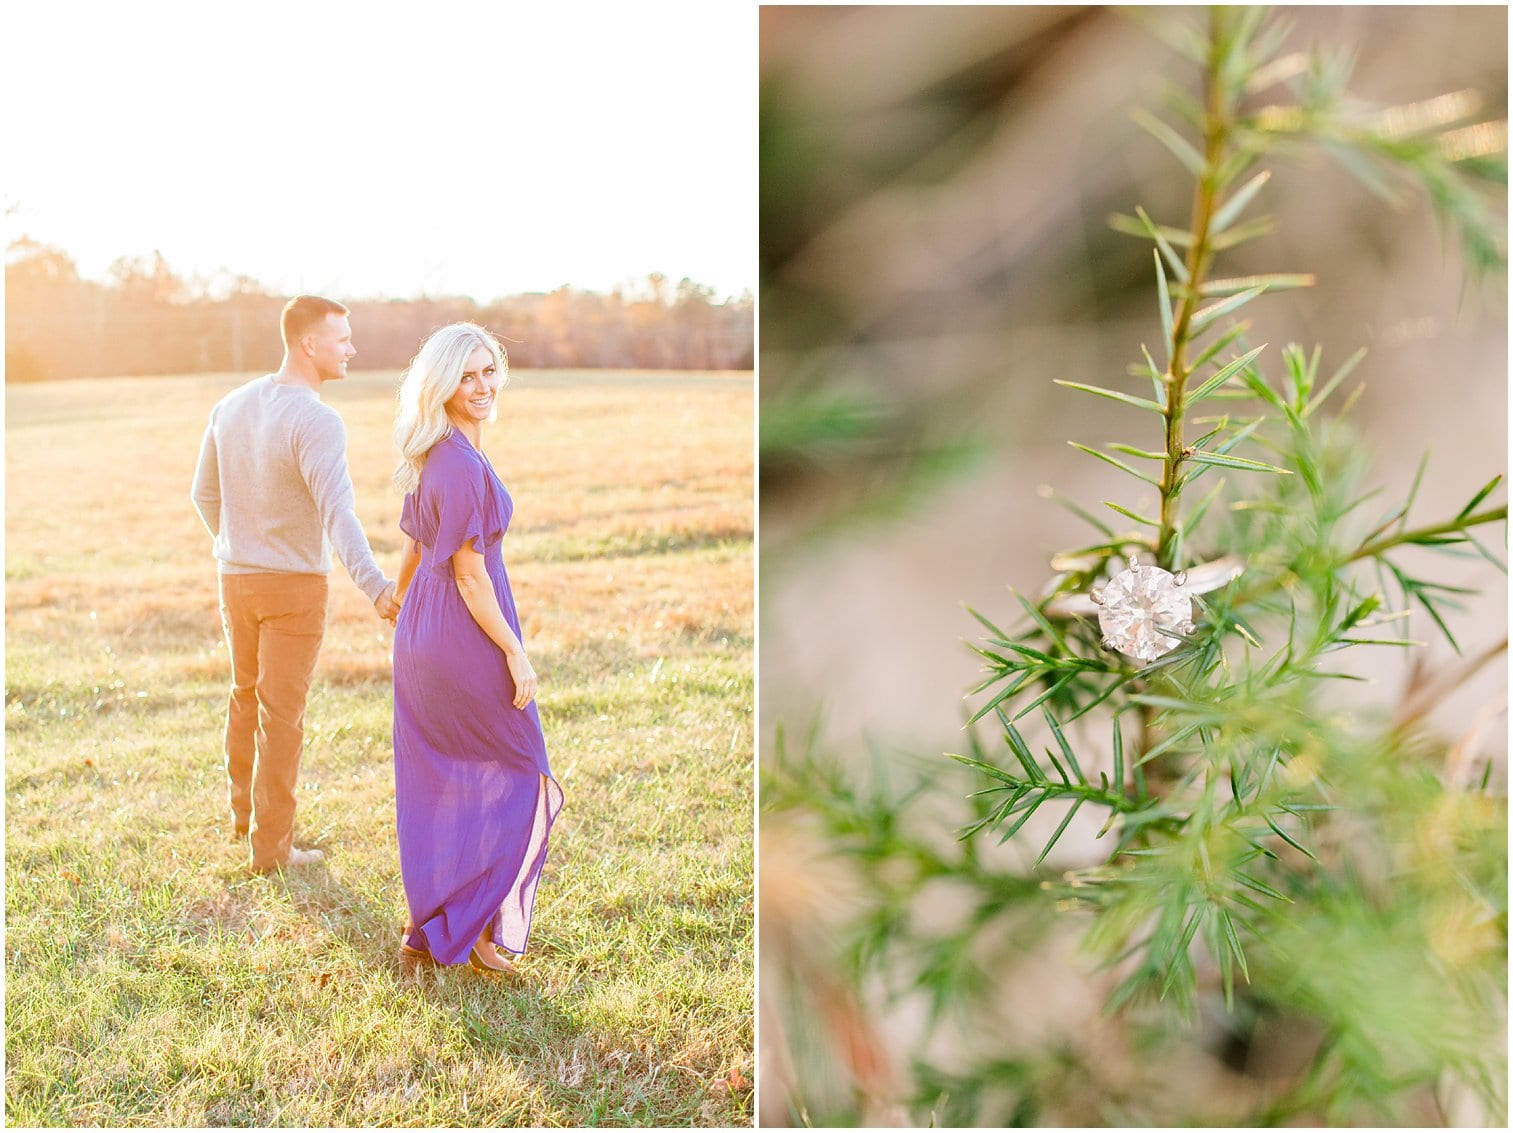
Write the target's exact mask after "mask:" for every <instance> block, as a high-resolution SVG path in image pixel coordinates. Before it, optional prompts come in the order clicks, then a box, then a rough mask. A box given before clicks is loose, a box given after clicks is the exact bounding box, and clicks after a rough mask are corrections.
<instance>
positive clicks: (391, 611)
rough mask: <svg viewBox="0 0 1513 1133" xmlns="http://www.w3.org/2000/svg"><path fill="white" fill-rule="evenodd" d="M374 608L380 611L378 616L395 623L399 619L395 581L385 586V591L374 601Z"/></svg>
mask: <svg viewBox="0 0 1513 1133" xmlns="http://www.w3.org/2000/svg"><path fill="white" fill-rule="evenodd" d="M373 608H374V609H375V610H377V611H378V616H379V617H381V618H382V619H383V620H384V621H386V622H388V623H389V624H390V625H393V624H394V623H395V622H396V621H398V619H399V603H398V602H397V601H396V600H395V598H394V583H392V582H391V583H389V585H387V586H385V587H384V590H383V593H382V594H380V595H379V596H378V597H377V598H376V599H374V601H373Z"/></svg>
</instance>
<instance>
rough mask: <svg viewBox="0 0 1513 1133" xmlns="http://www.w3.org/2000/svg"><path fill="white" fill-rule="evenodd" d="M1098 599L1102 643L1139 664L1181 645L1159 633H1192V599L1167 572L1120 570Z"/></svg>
mask: <svg viewBox="0 0 1513 1133" xmlns="http://www.w3.org/2000/svg"><path fill="white" fill-rule="evenodd" d="M1098 598H1099V599H1100V605H1099V609H1098V628H1099V629H1101V630H1102V631H1103V637H1104V640H1105V641H1106V642H1107V643H1108V645H1109V646H1110V647H1111V648H1113V649H1117V650H1118V651H1119V652H1120V653H1123V654H1125V655H1127V656H1130V657H1134V658H1135V659H1136V660H1138V661H1154V660H1155V659H1156V658H1157V657H1161V656H1164V655H1165V654H1167V653H1170V652H1171V651H1172V650H1173V649H1175V648H1177V646H1179V645H1181V644H1182V642H1181V641H1179V640H1178V639H1177V638H1175V637H1168V636H1167V635H1166V634H1164V633H1162V632H1161V631H1162V630H1165V629H1169V630H1175V631H1176V632H1178V633H1190V632H1191V630H1192V618H1193V600H1192V599H1191V598H1189V597H1188V595H1187V591H1185V590H1184V589H1183V588H1182V587H1181V586H1179V585H1178V584H1177V580H1176V579H1175V578H1174V577H1173V576H1172V574H1171V572H1170V571H1165V570H1162V569H1161V568H1160V567H1158V566H1138V565H1137V566H1132V567H1130V568H1129V569H1128V570H1124V571H1120V572H1119V573H1118V574H1116V575H1115V576H1114V577H1113V579H1111V580H1110V582H1109V584H1108V585H1107V586H1105V587H1104V588H1103V592H1102V593H1101V594H1100V595H1098Z"/></svg>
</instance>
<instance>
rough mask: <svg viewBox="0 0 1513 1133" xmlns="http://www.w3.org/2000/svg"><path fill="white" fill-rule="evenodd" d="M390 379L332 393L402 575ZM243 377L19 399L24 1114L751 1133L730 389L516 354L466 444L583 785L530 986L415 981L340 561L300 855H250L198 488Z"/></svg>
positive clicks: (559, 839) (742, 659) (746, 508)
mask: <svg viewBox="0 0 1513 1133" xmlns="http://www.w3.org/2000/svg"><path fill="white" fill-rule="evenodd" d="M395 377H396V376H395V375H393V374H369V375H354V376H353V377H352V378H350V379H348V380H347V381H346V382H344V383H343V384H342V385H341V386H339V387H335V388H333V389H330V390H328V392H327V395H326V397H327V400H328V401H329V402H330V403H331V404H333V405H335V406H336V407H337V408H338V409H339V410H340V411H341V412H342V415H343V417H344V419H345V420H346V423H347V429H348V435H349V442H350V454H349V455H350V458H351V463H352V470H353V478H354V482H355V484H356V487H357V492H358V514H359V516H360V517H361V518H362V520H363V522H364V524H365V526H366V527H367V528H368V530H369V532H370V537H371V538H372V540H373V544H374V548H375V551H376V552H377V553H378V555H379V558H380V562H382V563H383V565H384V566H385V567H386V569H387V570H389V572H390V573H391V574H392V573H393V572H394V571H395V569H396V567H397V562H396V560H397V554H398V547H399V533H398V530H397V518H398V512H399V499H398V497H397V495H395V494H394V493H393V492H392V491H391V490H390V489H389V488H388V486H387V477H388V474H389V470H390V462H389V455H388V429H389V424H390V421H391V419H392V406H393V391H394V386H395ZM239 380H241V379H240V378H239V377H238V376H233V375H200V376H192V377H182V378H152V379H146V378H132V379H103V380H90V381H76V382H56V383H47V384H42V385H28V386H24V387H9V388H8V389H7V390H6V406H7V421H6V459H7V474H8V475H7V485H8V486H7V499H6V535H7V543H6V554H7V559H6V578H7V588H6V604H7V605H6V631H7V632H6V732H7V752H6V761H5V765H6V796H7V797H6V864H7V875H6V876H7V883H6V935H5V950H6V989H5V1008H6V1020H5V1022H6V1039H5V1045H6V1110H7V1119H8V1121H9V1122H10V1123H11V1124H13V1125H117V1126H122V1125H187V1126H197V1125H227V1124H235V1125H295V1126H298V1125H306V1126H358V1125H434V1126H459V1125H461V1126H490V1125H534V1126H586V1125H658V1126H680V1125H747V1124H750V1110H751V1084H750V1079H751V1077H752V1075H753V1066H752V951H753V937H752V854H751V840H752V815H753V811H752V795H751V791H752V776H751V758H752V712H751V705H752V656H751V654H752V640H751V625H752V561H751V532H752V465H751V450H752V444H751V437H752V419H751V410H752V397H751V392H752V391H751V383H750V376H749V375H700V376H690V375H685V374H677V375H656V374H634V375H626V376H625V377H624V378H623V379H617V378H616V377H615V376H614V375H609V374H581V375H579V374H571V373H567V374H561V373H553V374H540V375H534V374H529V373H527V374H521V375H518V376H516V378H515V380H514V385H513V387H512V388H510V389H507V390H506V393H505V396H504V398H503V399H502V401H501V420H500V422H499V424H498V425H496V426H494V427H493V428H492V430H491V431H490V432H489V434H488V436H487V438H486V447H487V448H488V450H489V453H490V456H491V457H492V458H493V460H494V462H495V464H496V466H497V467H498V468H499V470H500V473H501V475H502V476H503V478H504V480H505V482H506V483H507V484H508V485H509V487H510V489H511V491H512V493H513V495H514V496H515V501H516V513H515V520H514V526H513V527H512V529H511V532H510V534H509V536H508V537H507V538H506V542H505V560H506V563H507V564H508V566H509V569H510V575H511V580H512V582H513V584H514V587H515V593H516V599H517V601H518V603H519V605H520V609H521V614H522V617H523V621H524V635H525V639H526V643H527V645H528V647H530V649H531V654H532V659H533V661H534V663H535V665H536V667H537V669H538V671H539V672H540V673H541V676H542V691H541V696H540V704H541V711H542V718H543V723H544V725H545V729H546V734H547V742H548V747H549V749H550V752H551V758H552V767H553V770H554V772H555V773H556V775H557V777H558V779H559V780H560V782H561V783H562V786H563V789H564V791H565V793H566V796H567V805H566V809H565V810H564V811H563V813H562V816H561V818H560V820H559V821H558V824H557V826H556V828H555V830H554V833H553V839H552V847H551V855H550V860H549V862H548V865H547V869H546V873H545V875H544V877H543V880H542V883H541V888H540V891H539V897H538V901H537V906H536V919H535V925H534V929H533V934H532V940H531V950H530V952H529V953H528V954H527V956H526V958H525V960H524V962H523V974H522V976H521V977H520V978H518V979H517V980H515V981H513V982H497V981H491V980H487V979H482V978H479V977H477V976H476V975H474V974H473V973H471V972H469V971H466V970H460V969H459V970H444V971H438V970H425V971H419V972H417V971H410V970H405V969H402V968H401V966H400V964H399V961H398V954H397V944H398V936H397V933H398V929H399V927H400V925H401V923H402V922H403V919H404V915H405V914H404V901H403V894H402V890H401V886H400V880H399V865H398V858H397V849H396V845H395V836H394V793H393V765H392V760H393V752H392V747H391V738H390V724H391V716H390V705H391V700H390V688H389V651H390V648H391V643H392V638H391V634H390V631H389V628H388V626H387V625H386V624H384V623H382V622H380V621H379V620H378V619H377V618H376V616H375V615H374V614H373V613H372V609H371V606H369V604H368V603H367V601H366V599H364V598H363V597H362V595H361V594H360V593H359V592H358V591H357V590H356V588H355V587H353V586H352V584H351V582H350V581H349V580H348V579H346V577H345V575H344V574H343V573H342V572H341V570H340V568H339V567H338V568H337V570H336V572H334V573H333V575H332V609H331V614H330V619H329V623H328V629H327V636H326V643H325V648H324V651H323V654H322V659H321V664H320V667H319V669H318V671H317V677H316V684H315V687H314V688H313V690H312V692H311V696H310V705H309V712H308V717H307V731H306V746H305V756H304V762H303V765H302V771H301V781H300V789H299V814H298V832H297V837H298V841H299V844H301V845H318V846H321V847H323V848H324V849H325V850H326V852H327V855H328V865H327V867H326V868H315V869H311V870H305V871H297V872H296V871H291V872H290V873H289V874H287V875H284V876H282V877H280V876H275V877H272V878H261V877H255V876H253V875H251V874H250V873H248V872H247V870H246V851H245V848H244V847H242V846H238V845H236V844H234V843H233V841H232V838H231V835H230V820H229V815H228V813H227V807H226V803H225V788H224V772H223V770H222V768H221V755H220V732H221V727H222V722H223V711H224V701H225V695H226V685H227V680H228V670H227V663H226V659H225V648H224V644H223V643H222V641H221V638H220V627H219V619H218V615H217V613H216V609H215V601H216V599H215V572H214V564H213V561H212V560H211V557H210V544H209V537H208V535H206V533H205V532H204V530H203V528H201V527H200V525H199V521H198V519H197V518H196V517H195V516H194V514H193V511H192V509H191V507H190V504H189V499H188V491H189V481H190V477H191V474H192V470H193V464H194V458H195V453H196V451H197V447H198V442H199V437H200V433H201V430H202V429H203V427H204V422H205V419H206V414H207V413H208V411H209V408H210V406H211V404H213V402H214V401H215V400H216V398H218V397H219V396H220V395H221V394H222V393H224V392H225V391H226V390H228V389H230V388H231V387H232V386H233V385H235V384H236V383H237V382H238V381H239Z"/></svg>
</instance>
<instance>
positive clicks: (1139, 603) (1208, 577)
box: [1044, 555, 1241, 663]
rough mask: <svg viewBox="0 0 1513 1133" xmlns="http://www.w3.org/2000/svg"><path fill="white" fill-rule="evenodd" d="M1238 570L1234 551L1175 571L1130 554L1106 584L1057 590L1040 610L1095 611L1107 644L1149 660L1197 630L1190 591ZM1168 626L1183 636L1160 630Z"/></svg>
mask: <svg viewBox="0 0 1513 1133" xmlns="http://www.w3.org/2000/svg"><path fill="white" fill-rule="evenodd" d="M1240 570H1241V565H1240V560H1239V559H1238V558H1237V557H1236V556H1234V555H1225V556H1223V557H1222V558H1218V559H1215V560H1214V561H1213V562H1211V563H1204V564H1202V565H1201V566H1195V567H1190V568H1189V569H1187V570H1181V571H1178V572H1177V573H1176V574H1172V573H1171V572H1170V571H1167V570H1162V569H1161V568H1160V567H1158V566H1156V565H1154V564H1152V563H1144V564H1142V563H1141V562H1140V561H1139V560H1138V559H1136V558H1135V556H1134V555H1131V556H1130V557H1129V568H1128V569H1127V570H1122V571H1120V572H1119V573H1118V574H1116V575H1115V576H1114V577H1113V578H1111V579H1110V580H1109V582H1108V584H1107V585H1106V586H1104V587H1102V588H1101V589H1100V588H1097V587H1095V588H1093V589H1092V590H1090V591H1088V592H1087V593H1086V594H1060V595H1057V596H1056V597H1055V598H1053V599H1051V601H1049V602H1047V603H1046V605H1045V607H1044V612H1045V613H1046V614H1048V615H1050V616H1051V617H1062V618H1076V617H1091V616H1092V615H1093V614H1097V615H1098V628H1099V629H1100V630H1102V631H1103V644H1104V645H1105V646H1106V647H1107V648H1109V649H1115V650H1118V651H1119V652H1120V653H1123V654H1124V655H1125V656H1126V657H1133V658H1134V659H1135V660H1137V661H1144V662H1147V663H1149V662H1151V661H1154V660H1156V658H1158V657H1161V656H1164V655H1165V654H1167V653H1170V652H1171V651H1172V650H1173V649H1175V648H1177V646H1179V645H1181V644H1182V641H1181V637H1186V636H1189V635H1191V634H1192V633H1194V632H1195V631H1196V630H1197V626H1195V625H1194V624H1193V601H1192V596H1193V595H1194V594H1207V593H1208V592H1209V591H1211V590H1218V589H1219V588H1220V587H1222V586H1226V585H1228V584H1229V583H1230V582H1231V581H1232V580H1234V579H1235V578H1238V577H1239V575H1240ZM1167 630H1169V631H1171V633H1172V634H1178V635H1181V636H1180V637H1173V636H1171V635H1170V634H1168V633H1166V632H1163V631H1167Z"/></svg>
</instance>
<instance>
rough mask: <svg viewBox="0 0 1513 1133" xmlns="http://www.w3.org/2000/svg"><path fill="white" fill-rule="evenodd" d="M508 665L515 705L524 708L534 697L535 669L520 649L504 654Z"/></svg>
mask: <svg viewBox="0 0 1513 1133" xmlns="http://www.w3.org/2000/svg"><path fill="white" fill-rule="evenodd" d="M505 660H506V661H507V662H508V663H509V666H510V676H511V677H512V678H513V679H514V681H515V707H516V708H524V707H525V706H526V705H527V704H529V703H530V702H531V701H533V700H535V699H536V670H535V669H533V668H532V667H531V660H530V658H529V657H527V656H526V655H525V652H524V651H523V650H522V651H521V652H519V653H510V654H507V655H506V656H505Z"/></svg>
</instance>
